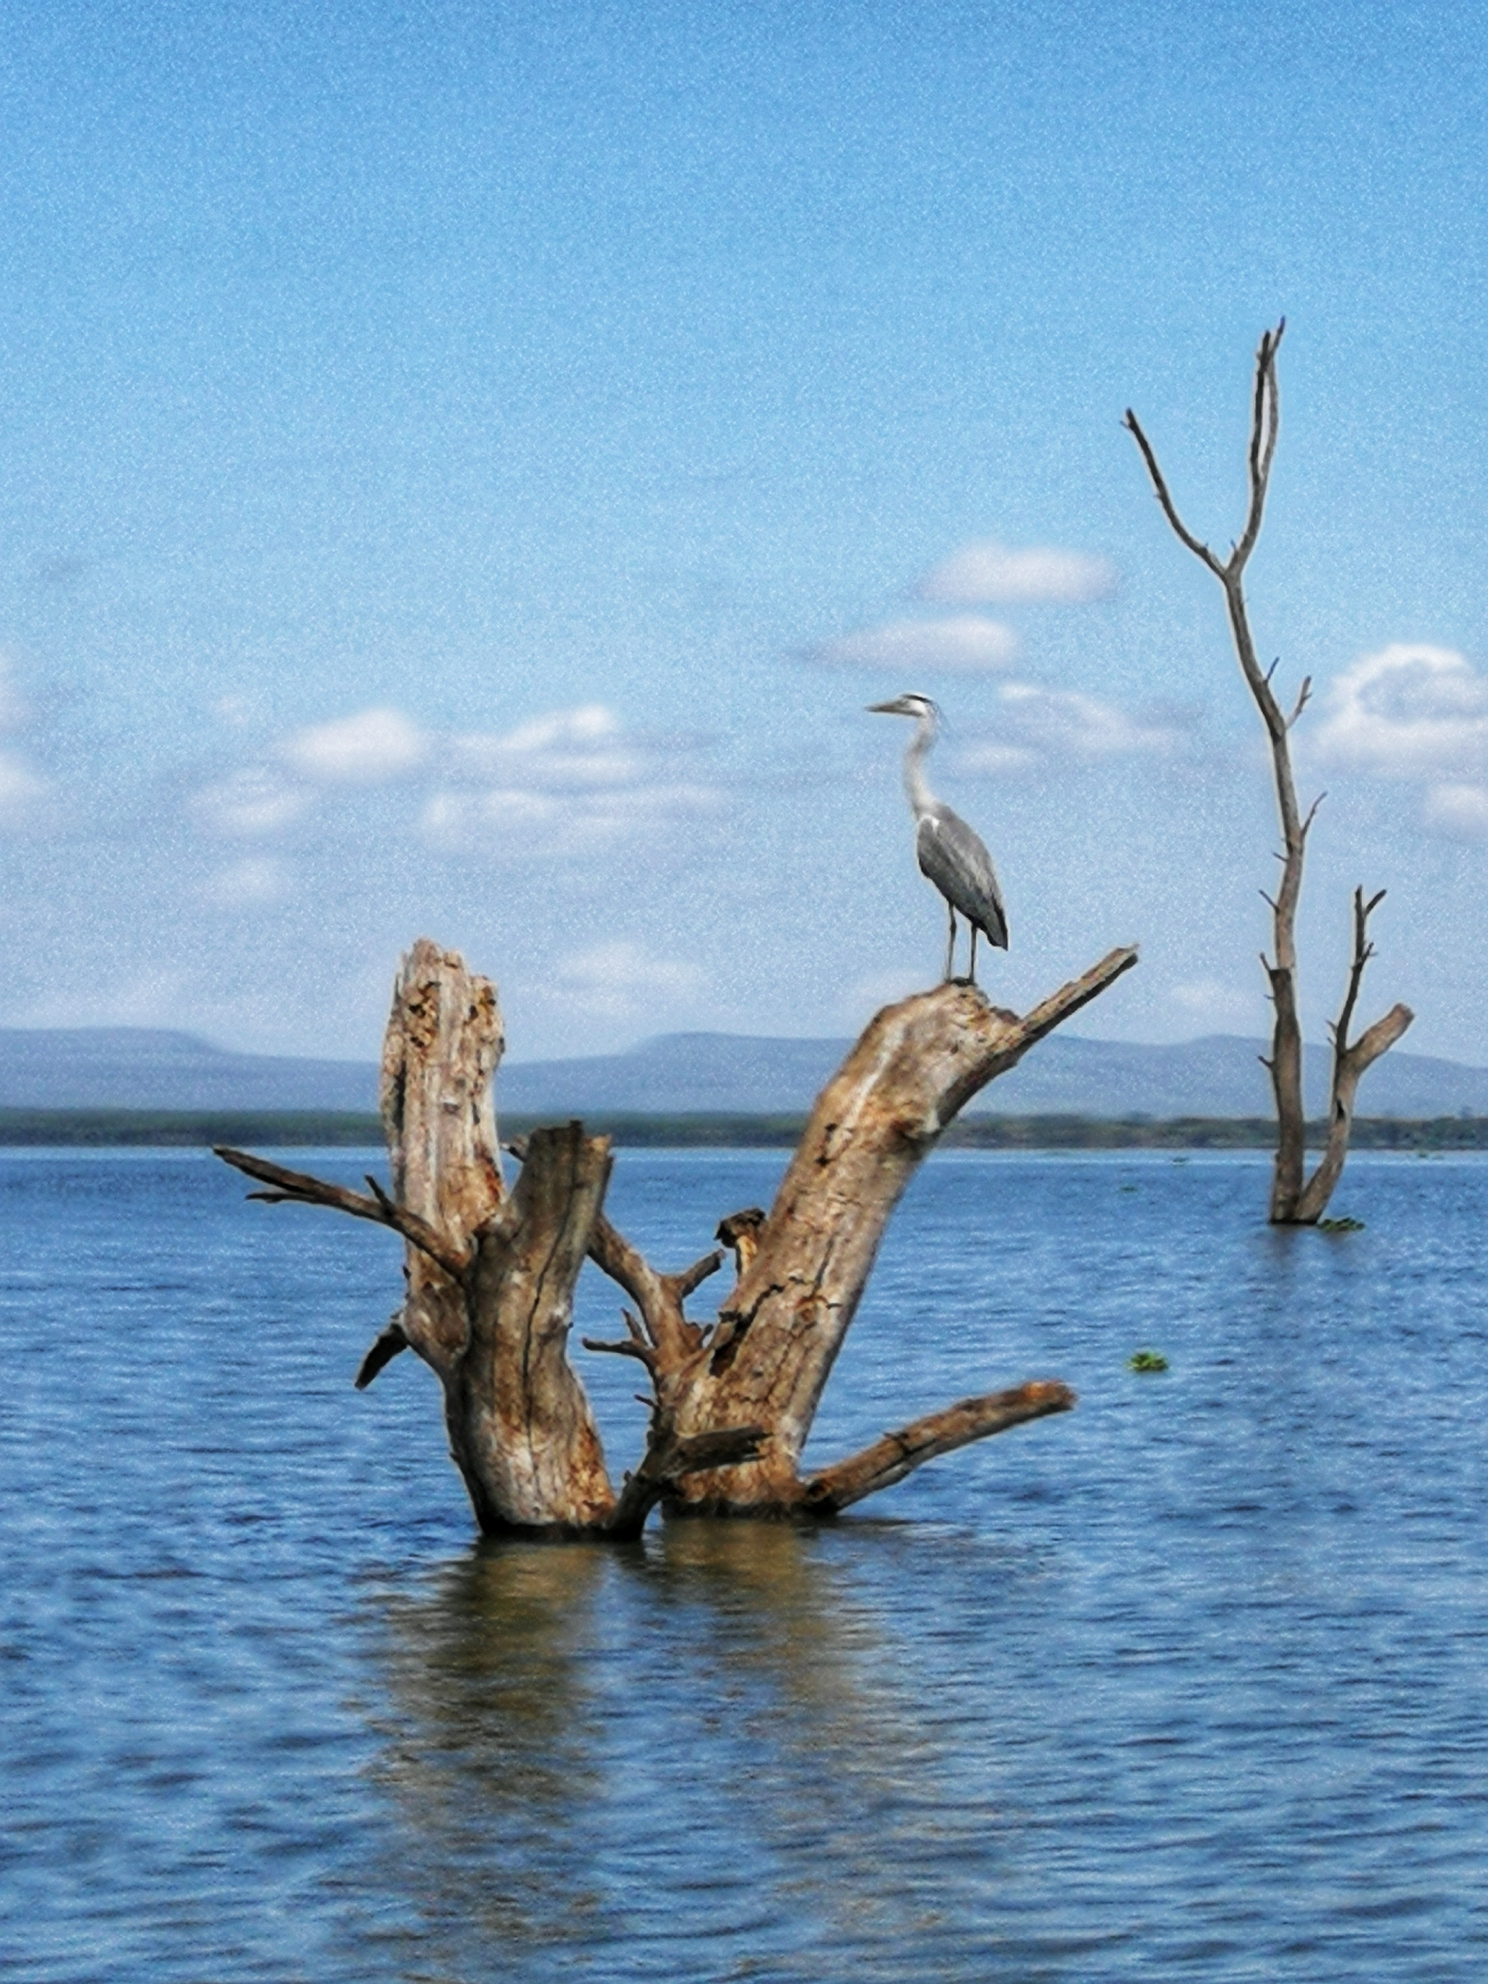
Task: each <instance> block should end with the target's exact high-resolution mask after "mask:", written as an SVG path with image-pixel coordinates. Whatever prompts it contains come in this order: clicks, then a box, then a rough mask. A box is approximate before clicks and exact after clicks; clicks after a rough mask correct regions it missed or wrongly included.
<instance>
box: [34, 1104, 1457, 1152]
mask: <svg viewBox="0 0 1488 1984" xmlns="http://www.w3.org/2000/svg"><path fill="white" fill-rule="evenodd" d="M552 1120H553V1118H551V1117H547V1118H534V1117H530V1116H519V1115H512V1116H507V1117H504V1118H503V1119H502V1123H501V1129H502V1133H503V1135H509V1136H518V1135H521V1134H523V1133H524V1132H526V1131H528V1130H530V1129H532V1128H533V1126H534V1124H535V1123H536V1122H538V1121H552ZM584 1120H585V1122H586V1124H587V1125H588V1127H589V1129H590V1130H592V1131H593V1132H594V1133H595V1134H596V1135H607V1136H610V1137H613V1138H614V1140H615V1142H616V1144H617V1145H620V1146H622V1147H624V1146H630V1147H632V1148H645V1147H647V1146H649V1147H651V1148H657V1147H660V1146H670V1147H673V1148H677V1147H681V1148H689V1147H690V1148H699V1149H710V1148H711V1149H741V1150H743V1149H789V1148H790V1147H792V1146H793V1145H794V1144H795V1143H796V1142H797V1140H798V1139H799V1137H800V1134H801V1131H802V1128H803V1127H804V1123H805V1118H804V1117H801V1116H735V1115H702V1114H699V1115H685V1116H644V1115H635V1114H623V1115H622V1114H615V1113H613V1112H608V1111H604V1110H596V1111H595V1112H594V1113H593V1114H592V1115H590V1116H586V1117H585V1119H584ZM1326 1129H1327V1126H1326V1124H1324V1123H1314V1124H1310V1125H1309V1126H1308V1142H1309V1144H1310V1145H1312V1146H1313V1147H1319V1146H1321V1144H1322V1142H1323V1140H1324V1137H1325V1135H1326ZM1275 1138H1276V1127H1275V1125H1274V1123H1273V1122H1272V1121H1271V1119H1270V1118H1269V1117H1264V1116H1236V1117H1231V1116H1180V1117H1174V1118H1169V1119H1163V1120H1156V1119H1150V1118H1145V1117H1125V1118H1121V1119H1119V1120H1118V1119H1112V1118H1107V1117H1094V1116H971V1117H963V1118H962V1119H961V1120H960V1121H959V1122H957V1123H955V1124H953V1125H952V1126H951V1128H950V1129H949V1130H948V1131H947V1132H946V1136H945V1139H944V1141H945V1143H946V1145H947V1146H949V1147H951V1148H959V1149H962V1150H1256V1149H1260V1150H1264V1149H1267V1148H1269V1147H1270V1146H1271V1145H1272V1144H1273V1143H1274V1142H1275ZM382 1141H383V1136H382V1125H381V1123H380V1122H379V1121H378V1119H377V1117H375V1116H373V1115H369V1114H362V1113H356V1112H342V1111H332V1110H166V1109H0V1148H10V1149H23V1148H27V1147H35V1146H38V1145H43V1144H47V1145H60V1146H74V1147H78V1148H95V1149H99V1148H101V1149H107V1148H111V1147H113V1148H122V1147H125V1146H140V1147H145V1148H160V1149H169V1148H187V1149H189V1148H202V1147H209V1146H211V1145H212V1144H233V1145H237V1146H240V1147H244V1148H248V1147H255V1148H265V1147H267V1148H270V1149H273V1148H281V1149H282V1148H294V1147H296V1146H301V1147H303V1146H308V1145H338V1144H339V1145H346V1146H363V1147H364V1146H366V1145H369V1144H375V1145H380V1144H381V1143H382ZM1353 1147H1354V1148H1355V1149H1356V1150H1488V1116H1434V1117H1425V1118H1420V1119H1414V1120H1406V1119H1404V1118H1397V1117H1385V1116H1375V1117H1360V1118H1358V1119H1357V1120H1356V1121H1355V1123H1354V1133H1353Z"/></svg>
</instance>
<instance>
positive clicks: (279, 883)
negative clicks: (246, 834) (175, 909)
mask: <svg viewBox="0 0 1488 1984" xmlns="http://www.w3.org/2000/svg"><path fill="white" fill-rule="evenodd" d="M289 885H290V877H289V871H288V869H287V868H286V867H285V865H284V863H283V862H282V861H276V860H274V859H273V858H272V857H271V856H265V855H249V856H246V857H245V858H244V859H243V860H242V861H234V862H232V863H230V864H229V866H228V867H226V868H220V869H218V871H217V873H216V874H215V875H212V876H209V877H208V879H207V880H206V881H205V882H204V883H203V884H202V886H201V889H200V890H199V891H198V893H199V895H200V897H201V900H202V901H203V902H205V903H208V904H210V905H211V906H212V907H213V908H214V909H260V908H266V907H267V906H268V905H269V904H271V903H276V902H281V901H282V900H283V899H284V897H285V896H286V895H287V894H288V893H289Z"/></svg>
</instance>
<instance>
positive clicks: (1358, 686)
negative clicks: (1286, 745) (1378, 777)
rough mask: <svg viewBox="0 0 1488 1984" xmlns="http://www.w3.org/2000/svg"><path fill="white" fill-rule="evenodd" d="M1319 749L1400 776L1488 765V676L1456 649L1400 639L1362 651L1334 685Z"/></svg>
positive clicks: (1316, 746)
mask: <svg viewBox="0 0 1488 1984" xmlns="http://www.w3.org/2000/svg"><path fill="white" fill-rule="evenodd" d="M1312 741H1313V748H1314V749H1315V750H1316V751H1317V752H1318V753H1319V754H1320V755H1321V756H1322V757H1324V758H1329V759H1332V760H1334V761H1336V762H1339V763H1346V764H1356V765H1365V766H1369V767H1371V768H1372V769H1374V770H1376V771H1381V772H1386V773H1391V774H1395V775H1398V776H1410V775H1412V774H1414V775H1416V776H1418V777H1419V776H1427V777H1429V776H1431V775H1432V774H1435V775H1437V776H1441V775H1443V774H1446V773H1451V772H1463V771H1473V770H1476V769H1477V768H1479V767H1480V766H1483V765H1488V680H1485V679H1484V677H1483V676H1481V675H1479V674H1478V673H1477V671H1476V670H1475V669H1474V668H1473V666H1472V663H1471V662H1470V661H1468V659H1467V658H1466V656H1465V655H1461V654H1458V653H1457V652H1456V651H1455V649H1452V648H1437V647H1429V646H1426V645H1425V644H1423V643H1414V644H1412V643H1406V642H1400V641H1397V642H1394V643H1392V644H1391V645H1390V646H1389V647H1385V648H1381V649H1379V650H1378V652H1376V653H1374V654H1366V655H1361V656H1360V657H1359V659H1358V660H1357V661H1356V662H1355V663H1354V665H1353V666H1352V668H1346V669H1345V670H1344V671H1343V673H1342V674H1341V675H1339V676H1337V677H1336V678H1335V680H1334V682H1333V684H1332V686H1331V688H1330V689H1329V691H1328V701H1327V717H1326V720H1325V721H1324V723H1323V724H1322V726H1321V727H1320V728H1319V730H1318V731H1317V732H1316V734H1315V736H1314V738H1313V740H1312Z"/></svg>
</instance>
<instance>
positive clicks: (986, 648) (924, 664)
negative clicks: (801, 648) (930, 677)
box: [806, 613, 1021, 675]
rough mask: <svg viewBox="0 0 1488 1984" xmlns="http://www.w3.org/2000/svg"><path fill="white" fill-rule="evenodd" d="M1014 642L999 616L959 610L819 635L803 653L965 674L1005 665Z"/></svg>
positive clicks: (843, 662)
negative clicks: (827, 637)
mask: <svg viewBox="0 0 1488 1984" xmlns="http://www.w3.org/2000/svg"><path fill="white" fill-rule="evenodd" d="M1020 645H1021V643H1020V642H1019V639H1018V636H1017V634H1016V633H1015V632H1014V631H1013V629H1012V628H1011V627H1005V626H1003V624H1002V622H1001V621H1000V620H986V619H983V617H982V616H981V615H980V614H976V613H963V614H960V615H958V616H957V617H956V618H954V619H949V620H893V621H890V622H889V624H888V625H887V626H885V627H866V628H864V629H862V630H861V631H860V632H858V633H855V634H843V635H842V636H840V638H839V639H837V640H834V641H821V642H819V643H818V644H817V646H815V647H813V648H809V649H807V651H806V654H807V659H808V660H810V661H817V662H821V663H823V664H824V665H825V666H827V667H829V668H880V669H893V670H895V671H896V672H898V673H901V674H918V673H919V672H920V671H921V670H932V669H947V670H951V671H954V672H955V673H957V674H961V675H968V674H984V673H986V672H987V671H989V670H991V669H997V668H1006V667H1007V666H1008V664H1009V663H1010V662H1011V661H1012V659H1013V657H1014V656H1015V655H1016V654H1017V652H1018V649H1019V646H1020Z"/></svg>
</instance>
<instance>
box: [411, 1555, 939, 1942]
mask: <svg viewBox="0 0 1488 1984" xmlns="http://www.w3.org/2000/svg"><path fill="white" fill-rule="evenodd" d="M851 1542H852V1539H849V1538H842V1539H841V1540H840V1541H839V1539H837V1538H834V1537H833V1536H832V1535H831V1534H830V1533H826V1534H824V1533H823V1532H822V1531H821V1530H820V1529H819V1528H817V1527H816V1526H814V1525H794V1524H786V1523H703V1522H697V1523H678V1524H671V1525H668V1526H667V1528H666V1530H665V1532H664V1533H662V1534H660V1535H658V1536H656V1537H653V1538H649V1539H648V1540H647V1543H646V1545H645V1546H644V1549H643V1550H633V1551H632V1550H619V1551H590V1550H553V1549H537V1548H533V1547H531V1546H530V1545H526V1544H523V1543H520V1542H513V1541H510V1540H497V1541H493V1542H489V1543H482V1544H480V1545H478V1546H476V1548H475V1549H473V1550H472V1551H471V1552H470V1554H469V1556H468V1557H467V1558H466V1559H465V1560H463V1561H462V1562H460V1563H459V1564H457V1565H456V1566H454V1567H452V1568H451V1570H450V1571H448V1572H446V1573H445V1574H443V1575H442V1576H440V1577H439V1578H438V1580H437V1581H435V1582H434V1584H433V1587H432V1589H431V1590H428V1591H427V1592H426V1593H421V1594H420V1595H419V1596H417V1597H415V1598H411V1599H408V1598H405V1599H399V1600H396V1601H395V1602H394V1603H393V1604H391V1605H390V1606H389V1608H388V1612H387V1625H386V1635H385V1644H386V1649H387V1651H386V1660H385V1673H386V1695H387V1698H388V1702H389V1705H390V1707H391V1709H392V1711H393V1717H392V1720H391V1721H390V1723H389V1724H388V1726H387V1736H386V1750H385V1753H384V1756H383V1758H382V1759H381V1761H380V1762H379V1764H378V1765H377V1767H376V1771H375V1775H376V1778H377V1781H378V1783H379V1785H380V1786H381V1788H382V1791H383V1794H384V1796H385V1797H386V1799H387V1800H388V1801H389V1804H390V1806H391V1808H392V1810H393V1811H394V1812H395V1814H396V1817H397V1823H398V1834H399V1837H398V1838H397V1840H396V1843H395V1858H394V1862H393V1863H392V1864H390V1865H389V1867H388V1871H387V1873H386V1874H385V1875H383V1874H381V1873H379V1876H378V1878H379V1880H385V1881H386V1882H387V1884H388V1885H389V1887H390V1889H391V1891H392V1892H393V1893H394V1894H395V1895H397V1894H403V1893H406V1894H408V1895H409V1897H410V1898H411V1899H413V1900H414V1901H415V1903H416V1905H417V1906H418V1907H419V1908H420V1909H427V1908H430V1907H431V1903H430V1899H429V1897H430V1896H431V1895H432V1896H433V1898H434V1900H433V1904H432V1906H433V1908H434V1909H440V1908H442V1909H445V1910H447V1911H448V1915H449V1918H450V1920H451V1922H452V1923H459V1924H461V1928H462V1931H463V1923H464V1918H465V1917H467V1916H470V1915H473V1916H475V1917H476V1918H477V1919H478V1921H479V1924H480V1932H481V1935H482V1936H483V1937H485V1938H496V1937H499V1938H500V1939H501V1942H500V1947H501V1950H502V1955H503V1974H510V1975H513V1976H516V1975H525V1974H527V1973H526V1970H525V1969H524V1959H525V1958H528V1957H532V1958H536V1957H537V1956H538V1954H539V1953H543V1954H544V1955H545V1956H546V1957H547V1958H548V1959H549V1960H552V1959H553V1958H554V1957H555V1956H556V1957H557V1958H558V1959H559V1960H562V1959H563V1958H564V1955H565V1952H566V1951H567V1950H568V1948H569V1946H570V1945H571V1946H572V1948H573V1952H574V1955H575V1957H577V1956H578V1954H579V1952H580V1951H581V1950H582V1951H584V1952H587V1953H588V1954H589V1955H590V1956H591V1957H592V1956H593V1954H594V1952H595V1950H596V1948H598V1947H602V1944H603V1940H604V1938H605V1937H606V1936H615V1935H617V1934H623V1935H624V1936H625V1937H626V1939H627V1943H629V1941H630V1939H631V1938H633V1937H634V1936H635V1934H636V1919H637V1912H638V1911H639V1912H641V1913H643V1914H644V1913H649V1914H650V1915H651V1917H652V1918H653V1920H654V1919H656V1918H658V1917H665V1918H666V1920H667V1922H668V1924H669V1926H672V1925H674V1924H675V1922H676V1919H677V1918H681V1922H682V1924H683V1925H684V1927H683V1935H684V1936H685V1938H686V1939H687V1940H688V1941H689V1943H690V1945H692V1946H693V1947H694V1948H695V1947H696V1944H695V1943H694V1940H693V1939H701V1938H703V1937H706V1936H711V1935H715V1934H716V1935H718V1936H720V1937H724V1936H726V1935H728V1934H729V1933H732V1932H734V1931H735V1930H736V1929H738V1927H739V1926H740V1924H741V1923H742V1924H744V1925H747V1924H748V1923H749V1922H750V1921H751V1920H757V1919H758V1918H759V1917H760V1914H761V1911H769V1910H770V1909H772V1908H777V1907H784V1908H788V1909H791V1910H792V1911H798V1912H799V1916H800V1919H801V1920H803V1921H804V1920H806V1919H807V1918H811V1919H813V1920H814V1921H815V1922H816V1923H818V1924H819V1925H820V1929H821V1931H822V1932H824V1933H826V1934H827V1935H831V1933H832V1932H833V1928H834V1926H835V1928H836V1929H837V1930H839V1931H840V1932H841V1933H842V1934H847V1933H848V1932H850V1931H851V1930H852V1929H853V1928H854V1927H861V1925H862V1919H863V1917H864V1916H865V1915H868V1914H872V1915H874V1916H877V1917H880V1918H881V1917H882V1916H883V1915H884V1913H885V1912H886V1911H887V1913H888V1914H889V1916H890V1917H891V1918H894V1917H895V1908H896V1905H895V1904H894V1903H893V1902H892V1901H886V1900H885V1899H884V1897H883V1893H882V1890H883V1888H884V1885H885V1882H884V1874H885V1870H886V1868H887V1867H889V1866H891V1863H892V1854H893V1837H894V1835H893V1828H892V1826H887V1825H886V1824H885V1822H884V1820H883V1817H882V1813H883V1808H884V1805H885V1802H886V1800H889V1799H891V1798H893V1797H894V1796H895V1795H896V1794H897V1793H898V1792H900V1791H902V1789H903V1784H904V1776H905V1772H906V1770H909V1771H912V1772H914V1773H916V1774H918V1773H921V1772H923V1773H924V1774H925V1777H926V1790H927V1795H928V1793H929V1790H930V1787H931V1786H933V1785H935V1784H938V1783H939V1782H941V1781H942V1780H941V1778H940V1774H939V1766H938V1761H937V1760H938V1758H939V1755H940V1752H941V1750H942V1748H943V1747H944V1743H945V1741H946V1740H947V1738H948V1732H947V1731H946V1730H945V1729H944V1723H943V1716H942V1714H941V1710H940V1708H939V1706H938V1705H937V1703H936V1702H935V1701H934V1700H933V1698H932V1699H924V1698H922V1696H921V1694H920V1692H919V1690H918V1687H917V1685H916V1684H915V1683H914V1682H913V1681H912V1680H911V1679H910V1678H909V1676H910V1673H911V1668H910V1665H909V1664H908V1663H906V1661H905V1660H904V1658H903V1655H902V1652H901V1649H900V1646H899V1644H898V1642H899V1637H900V1622H899V1621H898V1620H897V1619H896V1617H895V1614H894V1611H893V1607H892V1604H891V1602H890V1601H889V1598H888V1594H886V1593H885V1592H884V1591H883V1589H882V1585H881V1582H880V1580H879V1579H878V1578H877V1576H875V1577H874V1579H873V1581H872V1584H871V1586H870V1585H869V1583H868V1581H867V1580H866V1579H865V1580H863V1581H862V1582H861V1583H860V1582H859V1581H858V1580H856V1579H855V1578H854V1576H853V1574H852V1573H853V1562H852V1555H851ZM869 1555H870V1556H871V1557H872V1558H873V1559H874V1560H875V1561H877V1560H879V1558H880V1553H879V1552H878V1551H877V1550H876V1549H875V1550H871V1551H870V1552H869ZM638 1663H639V1664H638ZM643 1670H644V1679H642V1678H641V1675H642V1672H643ZM911 1803H912V1804H913V1803H914V1801H911ZM865 1812H874V1813H876V1814H877V1815H878V1816H877V1818H876V1821H875V1823H874V1824H872V1825H869V1826H864V1825H863V1823H862V1817H863V1814H864V1813H865ZM923 1823H924V1821H923V1815H922V1814H921V1813H918V1812H917V1811H914V1810H910V1809H906V1811H904V1812H902V1813H900V1814H899V1816H898V1817H897V1818H896V1820H895V1821H894V1824H895V1825H901V1826H902V1825H916V1826H920V1825H923ZM808 1838H809V1840H810V1841H811V1851H810V1853H809V1854H806V1855H803V1854H802V1852H801V1848H802V1844H803V1840H805V1839H808ZM761 1889H763V1890H764V1891H765V1892H764V1894H763V1895H762V1893H761ZM916 1905H917V1904H916ZM903 1906H904V1908H905V1909H907V1908H908V1907H909V1906H910V1904H909V1903H908V1902H906V1903H905V1904H903ZM892 1926H896V1927H897V1926H907V1925H899V1924H897V1921H893V1922H892ZM886 1940H887V1941H892V1937H886ZM755 1954H756V1955H757V1954H758V1952H757V1951H756V1952H755ZM468 1956H469V1950H468V1946H467V1947H465V1948H464V1949H463V1950H462V1951H460V1952H459V1954H458V1955H454V1956H452V1957H451V1960H450V1961H448V1963H447V1964H446V1966H445V1971H447V1973H448V1974H449V1975H451V1976H457V1975H458V1976H464V1975H467V1974H469V1971H470V1965H469V1962H468ZM461 1958H464V1959H466V1960H465V1961H464V1962H463V1963H462V1961H461ZM428 1967H429V1972H430V1974H431V1975H439V1974H445V1971H441V1970H440V1969H439V1967H438V1965H437V1964H435V1963H433V1962H431V1963H430V1964H429V1966H428ZM534 1974H545V1973H543V1972H541V1971H540V1970H538V1969H536V1968H535V1969H534ZM582 1974H584V1975H585V1976H589V1975H594V1976H596V1977H597V1976H600V1975H603V1974H604V1967H603V1963H602V1961H601V1962H596V1963H595V1966H594V1969H593V1970H592V1971H589V1970H585V1971H584V1972H583V1973H582ZM637 1974H639V1973H637ZM648 1974H649V1973H648ZM656 1974H658V1975H660V1974H663V1972H662V1971H661V1970H660V1969H659V1968H658V1970H657V1972H656ZM672 1974H675V1975H678V1976H688V1975H713V1974H719V1975H722V1974H730V1975H732V1974H734V1973H733V1972H732V1970H727V1971H726V1970H725V1968H724V1967H720V1969H719V1970H718V1971H717V1972H714V1971H713V1970H711V1969H710V1968H709V1967H708V1965H707V1962H706V1959H705V1958H704V1957H702V1956H701V1955H700V1954H698V1955H696V1957H695V1965H694V1964H683V1963H679V1966H678V1968H677V1969H676V1970H675V1971H674V1972H673V1973H672ZM740 1974H746V1975H747V1974H748V1972H747V1971H741V1972H740ZM827 1974H831V1973H827Z"/></svg>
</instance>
